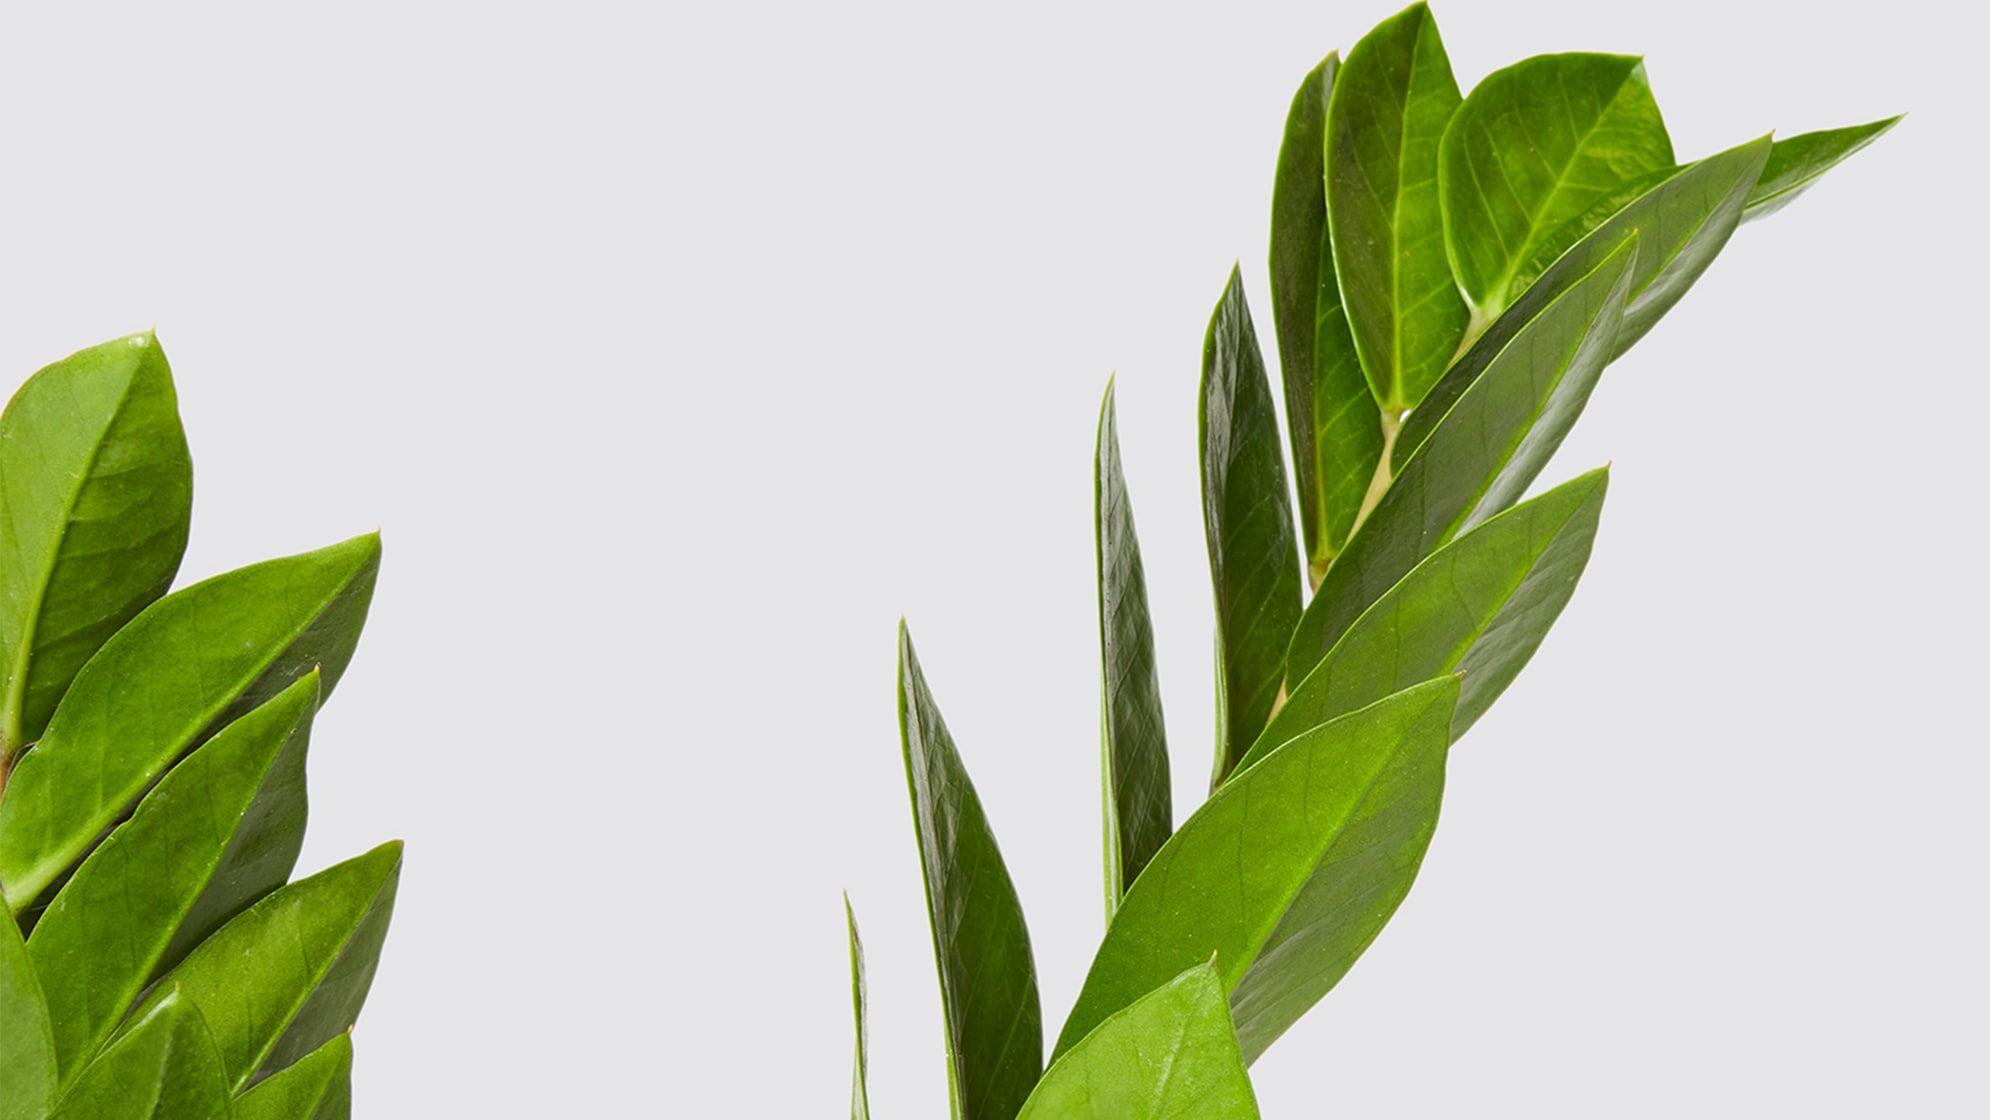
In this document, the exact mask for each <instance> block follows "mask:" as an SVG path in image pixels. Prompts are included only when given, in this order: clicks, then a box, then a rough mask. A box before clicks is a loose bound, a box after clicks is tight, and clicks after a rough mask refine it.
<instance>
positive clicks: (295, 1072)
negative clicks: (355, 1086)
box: [235, 1034, 352, 1120]
mask: <svg viewBox="0 0 1990 1120" xmlns="http://www.w3.org/2000/svg"><path fill="white" fill-rule="evenodd" d="M235 1120H352V1036H351V1035H347V1034H342V1035H337V1036H335V1037H333V1039H332V1040H331V1041H330V1042H327V1043H325V1044H324V1045H323V1046H320V1047H318V1048H317V1049H316V1050H313V1051H311V1052H310V1053H309V1054H306V1055H304V1056H303V1057H301V1058H299V1059H297V1061H296V1063H295V1064H294V1065H292V1066H290V1067H289V1068H288V1069H283V1070H279V1071H278V1072H276V1073H274V1074H271V1075H270V1076H269V1077H267V1078H265V1079H263V1080H262V1081H260V1082H258V1083H257V1084H256V1086H255V1087H254V1088H252V1089H250V1090H249V1091H248V1092H246V1093H243V1094H242V1095H241V1096H240V1097H237V1098H236V1099H235Z"/></svg>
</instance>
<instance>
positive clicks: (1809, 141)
mask: <svg viewBox="0 0 1990 1120" xmlns="http://www.w3.org/2000/svg"><path fill="white" fill-rule="evenodd" d="M1899 123H1900V118H1899V117H1888V118H1886V119H1885V120H1878V121H1872V122H1870V123H1867V124H1855V125H1852V126H1851V127H1849V128H1831V129H1825V130H1823V131H1820V132H1805V133H1800V134H1798V135H1796V136H1792V137H1790V138H1789V139H1787V140H1778V141H1776V144H1775V146H1774V147H1773V148H1770V149H1769V159H1768V162H1767V163H1766V164H1764V165H1763V168H1762V177H1761V178H1760V179H1759V180H1758V181H1757V182H1756V184H1755V187H1754V189H1753V190H1751V191H1749V192H1748V205H1747V207H1746V208H1744V209H1743V211H1742V215H1741V220H1742V221H1744V222H1752V221H1754V220H1755V219H1757V218H1766V217H1768V216H1769V215H1771V214H1773V213H1775V212H1776V211H1778V210H1781V209H1782V208H1783V207H1785V206H1788V205H1789V204H1790V203H1791V202H1794V201H1796V197H1797V196H1798V195H1800V194H1802V193H1803V192H1805V191H1807V190H1809V189H1810V187H1811V184H1813V183H1815V182H1817V180H1818V179H1819V178H1820V177H1821V176H1822V175H1823V174H1824V173H1825V172H1826V171H1829V170H1831V169H1832V168H1834V167H1836V166H1838V165H1839V164H1841V163H1843V162H1845V161H1846V160H1848V159H1850V158H1852V157H1853V156H1855V155H1857V154H1858V153H1859V152H1861V151H1863V150H1865V147H1866V145H1868V144H1870V143H1872V142H1873V141H1875V140H1877V139H1879V138H1880V137H1881V136H1883V135H1885V134H1886V132H1887V130H1888V129H1890V128H1892V127H1893V126H1894V125H1896V124H1899Z"/></svg>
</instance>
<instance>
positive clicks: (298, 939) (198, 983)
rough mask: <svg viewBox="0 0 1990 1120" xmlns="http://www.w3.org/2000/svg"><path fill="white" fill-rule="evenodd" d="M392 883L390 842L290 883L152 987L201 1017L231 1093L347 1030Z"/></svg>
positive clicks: (388, 913) (383, 926) (367, 976)
mask: <svg viewBox="0 0 1990 1120" xmlns="http://www.w3.org/2000/svg"><path fill="white" fill-rule="evenodd" d="M400 876H401V845H400V842H399V841H393V842H390V843H387V844H382V845H381V846H380V847H378V848H375V849H373V850H372V851H370V852H368V853H366V854H365V855H363V856H359V857H357V858H354V859H350V860H347V861H346V862H344V863H341V864H338V865H336V866H334V867H331V868H328V869H326V870H324V871H321V872H319V873H318V874H316V875H313V876H311V877H309V878H307V879H300V880H298V881H297V882H295V883H292V884H290V885H289V886H287V887H284V888H283V889H281V890H278V891H276V892H275V893H273V894H271V895H269V896H268V897H266V898H264V899H263V900H262V901H260V902H258V903H256V904H255V905H254V906H251V907H249V908H248V909H247V910H245V911H243V912H242V913H241V915H239V916H238V917H236V918H235V920H234V921H232V922H229V923H228V924H227V925H225V926H222V927H221V929H220V930H218V931H217V932H216V933H215V934H214V936H212V937H210V938H208V939H207V940H206V941H204V942H202V943H201V945H200V947H199V948H197V949H195V950H194V951H193V952H192V953H190V954H188V955H187V959H186V960H184V961H182V962H180V965H179V966H178V967H177V968H175V969H173V970H172V971H171V972H169V973H167V974H166V976H165V978H164V979H162V980H161V981H160V982H159V990H169V989H174V988H177V989H178V990H179V991H180V993H181V994H182V995H183V996H185V998H186V999H187V1001H188V1002H189V1003H192V1004H193V1005H194V1006H196V1007H198V1008H200V1009H201V1010H202V1011H203V1012H205V1013H206V1014H207V1019H208V1024H209V1025H210V1026H211V1027H212V1028H213V1030H214V1039H215V1042H216V1043H217V1044H218V1046H219V1047H220V1050H221V1059H222V1064H223V1066H224V1067H225V1068H226V1069H227V1071H228V1081H229V1085H230V1086H231V1087H232V1088H233V1089H234V1090H235V1091H236V1092H240V1091H241V1090H242V1089H243V1088H244V1087H246V1086H247V1085H249V1084H250V1083H251V1082H252V1081H253V1080H254V1079H255V1077H256V1075H257V1074H258V1073H259V1072H263V1071H270V1070H278V1069H282V1068H284V1067H285V1066H288V1065H290V1064H291V1063H293V1062H295V1061H297V1060H298V1059H299V1058H302V1057H303V1056H304V1055H306V1054H308V1053H310V1052H311V1051H313V1050H315V1049H317V1048H318V1047H319V1046H322V1045H323V1044H325V1043H326V1042H328V1041H330V1040H331V1039H332V1038H333V1037H335V1036H337V1035H340V1034H343V1033H345V1032H346V1031H348V1030H351V1029H352V1024H353V1021H354V1020H356V1019H357V1018H358V1017H359V1009H360V1005H361V1004H362V1003H364V1002H365V1000H366V992H367V989H368V988H369V987H371V986H372V983H373V972H374V969H375V968H377V967H378V966H379V963H380V942H381V940H382V939H383V938H385V937H386V935H387V923H388V920H389V919H390V918H391V917H392V915H393V911H394V890H395V887H396V886H397V885H398V883H399V881H400ZM155 1000H156V997H152V998H148V999H147V1000H146V1001H145V1002H144V1003H141V1004H140V1005H139V1009H140V1013H143V1012H145V1011H148V1010H150V1008H151V1006H152V1004H153V1003H154V1001H155ZM113 1037H117V1036H113Z"/></svg>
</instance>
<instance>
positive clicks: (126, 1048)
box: [50, 989, 229, 1120]
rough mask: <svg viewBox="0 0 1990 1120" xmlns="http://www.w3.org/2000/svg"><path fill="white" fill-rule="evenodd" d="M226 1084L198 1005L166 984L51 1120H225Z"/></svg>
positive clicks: (91, 1067) (70, 1091)
mask: <svg viewBox="0 0 1990 1120" xmlns="http://www.w3.org/2000/svg"><path fill="white" fill-rule="evenodd" d="M228 1115H229V1084H228V1078H227V1075H226V1073H225V1072H224V1071H223V1068H222V1064H221V1055H220V1054H219V1053H218V1052H217V1051H216V1049H215V1043H214V1037H213V1035H212V1033H211V1032H210V1030H209V1028H208V1024H207V1022H206V1021H205V1019H203V1017H202V1016H201V1014H200V1012H199V1010H198V1009H197V1008H196V1007H194V1005H193V1004H192V1003H191V1002H190V1001H189V1000H187V999H185V998H183V997H182V996H180V995H179V994H178V993H177V992H174V991H172V990H171V989H167V990H165V991H163V992H162V993H161V994H160V995H159V996H158V997H157V998H155V999H154V1000H153V1001H152V1002H150V1003H149V1004H148V1005H147V1006H146V1008H145V1009H144V1011H143V1012H141V1013H139V1014H137V1015H136V1016H135V1017H134V1019H133V1021H132V1025H131V1026H130V1027H129V1028H128V1029H126V1030H125V1031H124V1032H123V1033H121V1034H120V1035H119V1036H118V1037H117V1038H116V1039H115V1040H113V1041H112V1042H111V1044H110V1045H109V1046H107V1047H105V1048H104V1051H103V1052H102V1053H101V1054H99V1055H97V1057H96V1058H95V1059H94V1060H92V1061H91V1062H90V1064H89V1065H87V1066H85V1067H83V1071H82V1074H81V1076H79V1077H78V1078H77V1079H76V1082H75V1084H73V1085H71V1086H70V1087H69V1089H68V1090H67V1091H66V1092H64V1093H63V1095H62V1099H61V1101H60V1102H59V1103H58V1104H57V1105H56V1108H55V1111H54V1112H53V1113H51V1114H50V1120H224V1118H226V1117H228Z"/></svg>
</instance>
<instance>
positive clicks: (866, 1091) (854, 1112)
mask: <svg viewBox="0 0 1990 1120" xmlns="http://www.w3.org/2000/svg"><path fill="white" fill-rule="evenodd" d="M843 920H844V922H845V924H846V925H847V926H848V927H849V931H850V1004H851V1008H852V1011H853V1013H854V1014H855V1016H856V1020H857V1054H856V1059H855V1061H854V1062H853V1063H852V1064H853V1066H854V1067H855V1068H854V1070H853V1071H852V1073H851V1077H850V1120H871V1095H870V1088H869V1086H868V1085H867V1084H866V1082H867V1081H868V1080H869V1075H870V1070H869V1067H870V1048H871V1025H870V1016H869V1014H868V1012H867V1011H866V1009H865V1007H864V1005H865V1003H866V1002H867V1001H866V998H865V992H864V941H863V938H861V937H859V936H857V912H856V911H855V910H854V909H852V908H851V906H850V896H849V895H848V894H845V895H844V896H843Z"/></svg>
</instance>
